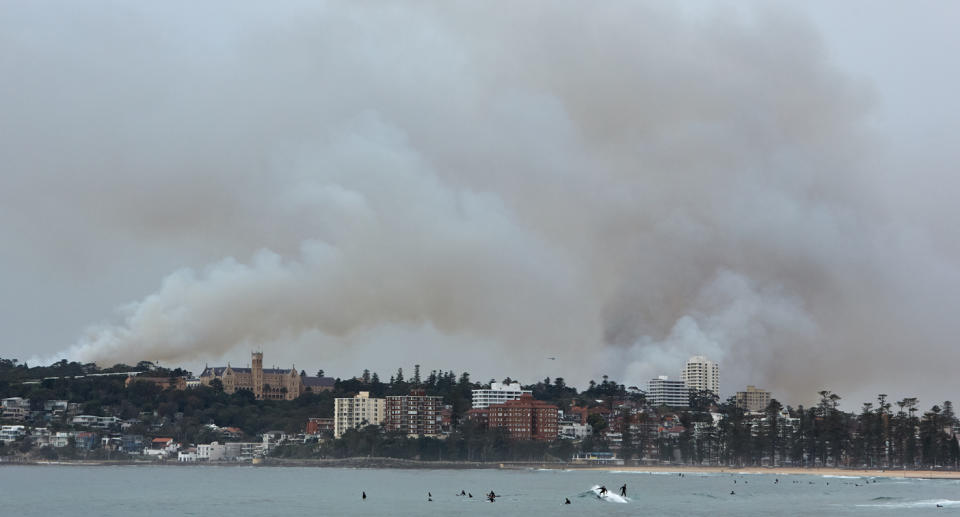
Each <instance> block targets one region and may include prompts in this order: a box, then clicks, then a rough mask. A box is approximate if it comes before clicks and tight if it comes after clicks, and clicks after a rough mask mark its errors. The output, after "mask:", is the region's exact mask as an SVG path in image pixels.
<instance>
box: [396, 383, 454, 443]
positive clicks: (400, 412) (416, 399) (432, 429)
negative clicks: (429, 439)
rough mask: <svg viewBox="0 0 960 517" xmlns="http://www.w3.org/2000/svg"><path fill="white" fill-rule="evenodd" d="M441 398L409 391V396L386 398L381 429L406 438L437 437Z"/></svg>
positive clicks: (440, 417)
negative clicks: (401, 434) (399, 433)
mask: <svg viewBox="0 0 960 517" xmlns="http://www.w3.org/2000/svg"><path fill="white" fill-rule="evenodd" d="M442 409H443V397H438V396H433V395H427V394H426V392H425V391H424V390H421V389H413V390H410V394H409V395H395V396H390V397H387V401H386V412H385V413H386V415H385V418H384V421H383V427H384V429H386V430H387V431H400V432H403V433H405V434H406V435H407V436H411V437H413V436H438V435H440V426H441V423H442V421H443V415H442V414H441V410H442Z"/></svg>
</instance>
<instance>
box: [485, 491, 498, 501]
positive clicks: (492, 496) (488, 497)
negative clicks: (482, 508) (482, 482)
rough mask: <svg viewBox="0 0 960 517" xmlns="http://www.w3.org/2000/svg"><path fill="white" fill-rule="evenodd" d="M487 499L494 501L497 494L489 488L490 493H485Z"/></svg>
mask: <svg viewBox="0 0 960 517" xmlns="http://www.w3.org/2000/svg"><path fill="white" fill-rule="evenodd" d="M487 500H488V501H490V502H491V503H493V502H496V500H497V494H495V493H494V492H493V490H491V491H490V493H489V494H487Z"/></svg>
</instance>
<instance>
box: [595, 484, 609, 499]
mask: <svg viewBox="0 0 960 517" xmlns="http://www.w3.org/2000/svg"><path fill="white" fill-rule="evenodd" d="M605 495H607V487H606V486H604V485H600V494H599V495H598V496H597V497H603V496H605Z"/></svg>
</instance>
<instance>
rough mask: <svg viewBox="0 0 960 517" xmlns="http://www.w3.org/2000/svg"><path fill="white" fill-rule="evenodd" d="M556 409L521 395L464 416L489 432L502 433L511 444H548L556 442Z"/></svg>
mask: <svg viewBox="0 0 960 517" xmlns="http://www.w3.org/2000/svg"><path fill="white" fill-rule="evenodd" d="M558 414H559V411H558V408H557V406H554V405H553V404H549V403H547V402H543V401H541V400H535V399H534V398H533V395H531V394H529V393H524V394H523V396H521V397H520V398H519V399H517V400H508V401H506V402H504V403H502V404H491V405H489V406H487V407H485V408H477V409H471V410H470V411H468V412H467V416H468V417H469V418H471V419H473V420H476V421H477V422H479V423H480V424H481V425H484V426H486V427H489V428H499V429H505V430H506V431H507V432H508V433H509V434H510V437H511V438H513V439H514V440H536V441H544V442H552V441H554V440H556V439H557V436H558V431H557V416H558Z"/></svg>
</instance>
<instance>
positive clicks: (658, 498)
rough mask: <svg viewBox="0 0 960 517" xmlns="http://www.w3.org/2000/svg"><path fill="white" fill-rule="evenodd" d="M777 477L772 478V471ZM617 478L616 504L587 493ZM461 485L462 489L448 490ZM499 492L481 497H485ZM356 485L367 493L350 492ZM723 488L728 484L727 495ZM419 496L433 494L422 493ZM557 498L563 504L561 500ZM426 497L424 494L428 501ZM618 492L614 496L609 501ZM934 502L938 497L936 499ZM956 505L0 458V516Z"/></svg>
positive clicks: (717, 482) (596, 477)
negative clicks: (0, 461)
mask: <svg viewBox="0 0 960 517" xmlns="http://www.w3.org/2000/svg"><path fill="white" fill-rule="evenodd" d="M777 479H779V483H778V482H776V480H777ZM624 483H626V484H627V499H626V501H625V502H616V501H613V500H600V499H598V498H597V497H596V495H594V493H593V492H591V491H590V490H591V488H592V487H594V486H596V485H601V484H602V485H605V486H606V487H607V488H608V489H609V490H610V491H612V492H616V491H618V489H619V487H620V486H621V485H623V484H624ZM461 490H465V491H467V492H469V493H472V494H473V498H469V497H463V496H459V495H457V494H459V493H460V491H461ZM491 490H493V491H494V492H496V493H497V494H499V496H500V497H498V498H497V499H496V502H494V503H490V502H487V501H486V500H485V498H484V494H486V493H489V492H490V491H491ZM363 491H366V493H367V499H366V500H362V499H361V493H362V492H363ZM731 491H732V492H734V493H733V494H731ZM428 493H429V494H432V497H430V498H428ZM564 498H569V499H570V501H571V504H569V505H565V504H563V503H564ZM428 499H432V501H430V500H428ZM614 499H619V498H614ZM937 505H941V506H942V507H941V508H938V507H937ZM931 512H936V514H938V515H939V514H954V515H956V514H960V481H958V480H924V479H898V478H852V477H850V478H848V477H831V476H811V475H793V476H774V475H766V474H762V475H761V474H742V475H741V474H734V475H731V474H692V473H686V474H684V475H683V476H682V477H681V476H680V475H678V474H676V473H640V472H601V471H557V470H399V469H384V470H380V469H332V468H310V467H247V466H222V467H221V466H190V467H185V466H180V467H178V466H104V467H85V466H64V465H57V466H55V465H49V466H48V465H39V466H2V467H0V515H10V516H22V517H29V516H43V517H48V516H56V515H72V516H75V515H97V516H123V517H131V516H152V515H157V516H160V515H162V516H177V515H203V516H219V515H223V516H231V517H244V516H251V517H252V516H257V517H263V516H279V515H364V516H371V515H373V516H378V515H426V514H432V515H444V516H447V515H497V516H513V515H516V516H538V515H549V516H551V517H556V516H561V515H584V514H588V515H644V516H657V515H663V516H671V517H675V516H677V515H684V516H691V515H711V516H737V517H745V516H769V515H818V516H825V515H889V516H891V517H892V516H900V515H930V514H931Z"/></svg>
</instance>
